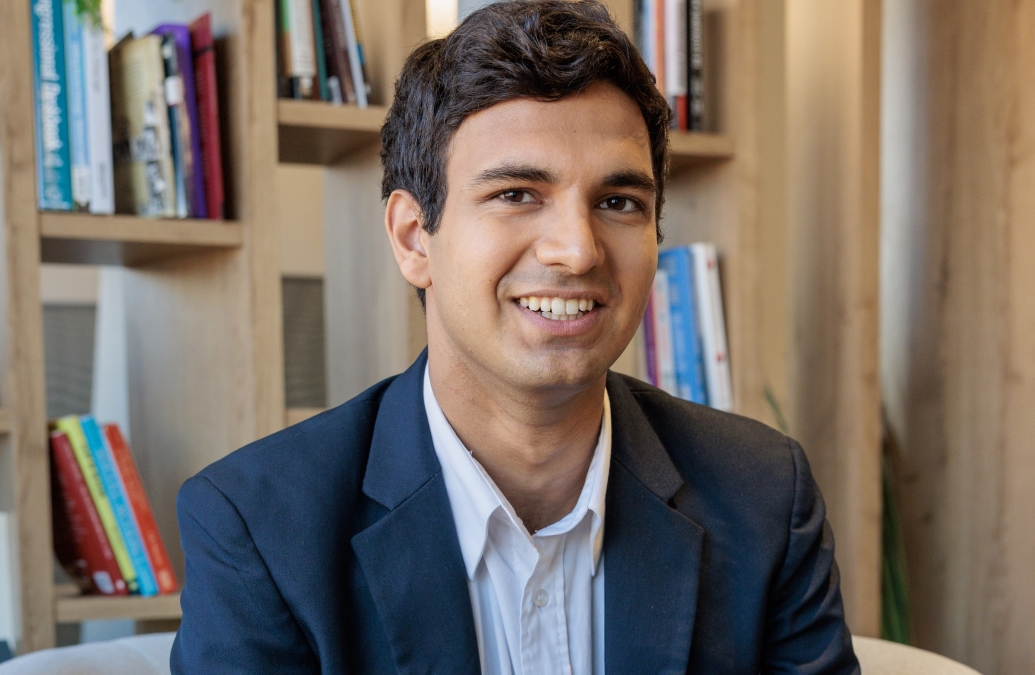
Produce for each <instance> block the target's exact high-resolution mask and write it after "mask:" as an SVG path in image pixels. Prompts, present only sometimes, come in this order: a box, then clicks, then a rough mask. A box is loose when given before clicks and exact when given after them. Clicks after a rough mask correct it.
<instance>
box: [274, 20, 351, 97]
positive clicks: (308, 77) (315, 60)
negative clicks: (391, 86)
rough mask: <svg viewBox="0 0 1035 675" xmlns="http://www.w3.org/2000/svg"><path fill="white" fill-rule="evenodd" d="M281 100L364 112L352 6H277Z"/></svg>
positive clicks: (278, 84) (278, 86) (278, 85)
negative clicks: (356, 108) (325, 103)
mask: <svg viewBox="0 0 1035 675" xmlns="http://www.w3.org/2000/svg"><path fill="white" fill-rule="evenodd" d="M276 6H277V35H278V40H277V72H278V77H277V89H278V93H279V96H280V97H281V98H299V99H311V100H316V101H328V102H331V103H335V104H352V105H356V106H359V107H360V108H366V107H367V105H368V104H369V101H370V80H369V79H368V78H367V73H366V63H365V61H364V58H363V39H362V36H361V34H360V31H359V22H358V20H357V17H356V6H355V1H354V0H277V3H276Z"/></svg>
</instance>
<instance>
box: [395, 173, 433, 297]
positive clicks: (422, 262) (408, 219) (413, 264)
mask: <svg viewBox="0 0 1035 675" xmlns="http://www.w3.org/2000/svg"><path fill="white" fill-rule="evenodd" d="M385 229H386V230H388V241H390V242H391V243H392V253H394V254H395V262H396V263H397V264H398V265H399V271H400V272H402V275H403V278H404V279H406V281H408V282H410V284H412V285H414V286H416V287H417V288H425V289H426V288H427V287H428V286H430V285H431V269H430V267H429V265H428V254H427V252H426V251H425V247H424V245H423V244H422V242H421V236H422V234H423V233H424V230H423V229H422V228H421V218H420V208H419V207H418V206H417V200H416V199H414V197H413V195H411V194H410V193H409V192H407V191H406V190H395V191H394V192H392V194H390V195H389V196H388V206H387V208H386V209H385Z"/></svg>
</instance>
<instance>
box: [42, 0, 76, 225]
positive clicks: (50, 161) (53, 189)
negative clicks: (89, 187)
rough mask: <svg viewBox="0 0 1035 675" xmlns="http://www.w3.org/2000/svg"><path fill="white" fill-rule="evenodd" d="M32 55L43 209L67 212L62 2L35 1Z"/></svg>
mask: <svg viewBox="0 0 1035 675" xmlns="http://www.w3.org/2000/svg"><path fill="white" fill-rule="evenodd" d="M32 56H33V58H32V76H33V94H34V96H33V103H34V105H35V112H36V190H37V199H38V202H39V207H40V208H41V209H52V210H60V211H67V210H69V209H71V208H72V156H71V152H70V149H69V147H68V99H67V92H66V87H65V33H64V20H63V10H62V7H61V0H33V2H32Z"/></svg>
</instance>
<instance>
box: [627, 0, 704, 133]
mask: <svg viewBox="0 0 1035 675" xmlns="http://www.w3.org/2000/svg"><path fill="white" fill-rule="evenodd" d="M703 4H704V2H703V0H634V6H633V35H634V40H635V42H636V46H637V47H638V48H639V50H640V54H641V55H642V56H643V60H644V61H646V62H647V66H648V67H649V68H650V70H651V72H652V73H654V77H655V80H656V81H657V85H658V89H660V90H661V92H662V93H663V94H665V97H666V98H667V99H668V102H669V106H670V107H671V108H672V112H673V116H672V127H673V128H674V129H680V130H682V131H704V124H705V120H704V105H705V100H704V98H705V95H704V46H703V30H704V27H703V24H702V22H703V15H702V13H703Z"/></svg>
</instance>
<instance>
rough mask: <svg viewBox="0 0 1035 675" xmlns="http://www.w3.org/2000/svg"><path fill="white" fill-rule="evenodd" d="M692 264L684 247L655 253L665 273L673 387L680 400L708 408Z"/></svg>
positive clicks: (690, 256)
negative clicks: (670, 329)
mask: <svg viewBox="0 0 1035 675" xmlns="http://www.w3.org/2000/svg"><path fill="white" fill-rule="evenodd" d="M693 265H694V261H693V256H692V255H691V254H690V249H689V248H688V247H686V246H680V247H677V248H671V249H668V250H665V251H660V252H659V253H658V267H659V268H660V269H663V270H665V272H666V273H667V274H668V296H669V307H670V308H671V310H672V351H673V353H674V355H675V361H676V387H677V389H678V391H679V396H680V398H685V399H687V400H688V401H693V402H694V403H700V404H701V405H707V404H708V389H707V387H706V385H705V379H704V353H703V352H702V349H701V328H700V326H699V325H698V321H697V300H696V296H695V294H694V273H693V272H694V269H693Z"/></svg>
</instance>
